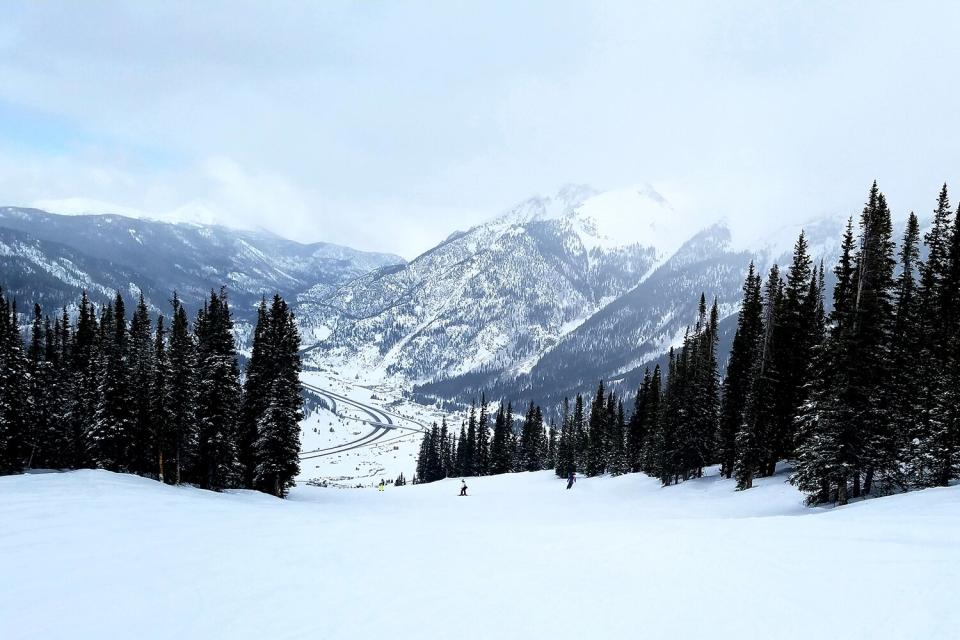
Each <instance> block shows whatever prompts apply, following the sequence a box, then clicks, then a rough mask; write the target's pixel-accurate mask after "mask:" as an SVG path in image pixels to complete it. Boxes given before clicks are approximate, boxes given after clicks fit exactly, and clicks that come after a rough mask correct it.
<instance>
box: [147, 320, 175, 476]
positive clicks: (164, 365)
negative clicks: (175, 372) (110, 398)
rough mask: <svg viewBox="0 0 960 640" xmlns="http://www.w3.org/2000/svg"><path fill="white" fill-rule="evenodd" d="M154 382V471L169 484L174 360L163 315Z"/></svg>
mask: <svg viewBox="0 0 960 640" xmlns="http://www.w3.org/2000/svg"><path fill="white" fill-rule="evenodd" d="M153 362H154V367H153V383H152V384H151V385H150V412H151V414H152V416H153V422H152V424H151V433H150V451H151V460H152V461H153V468H154V470H155V471H156V474H157V479H158V480H159V481H160V482H167V481H168V478H167V476H166V474H165V471H166V463H167V460H168V459H169V458H167V456H169V455H170V452H171V451H172V450H173V444H174V443H173V441H172V438H171V429H170V425H169V424H168V423H167V419H168V417H169V416H170V411H169V407H168V406H167V399H168V394H167V380H168V376H169V371H170V361H169V359H168V354H167V333H166V328H165V326H164V318H163V316H162V315H161V316H159V317H158V318H157V330H156V333H155V334H154V338H153Z"/></svg>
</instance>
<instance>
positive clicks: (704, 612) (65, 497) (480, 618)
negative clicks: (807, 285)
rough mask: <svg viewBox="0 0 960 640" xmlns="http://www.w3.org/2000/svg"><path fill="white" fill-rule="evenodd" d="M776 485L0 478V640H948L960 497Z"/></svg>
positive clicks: (954, 614)
mask: <svg viewBox="0 0 960 640" xmlns="http://www.w3.org/2000/svg"><path fill="white" fill-rule="evenodd" d="M783 479H784V478H783V477H782V476H781V477H777V478H773V479H768V480H764V481H762V482H761V484H760V486H759V487H758V488H756V489H753V490H751V491H747V492H740V493H738V492H735V491H734V490H733V485H732V483H731V482H730V481H725V480H718V479H717V478H716V477H715V476H713V477H708V478H705V479H703V480H697V481H691V482H688V483H686V484H682V485H680V486H677V487H670V488H666V489H662V488H660V487H659V486H658V485H657V483H656V482H655V481H653V480H651V479H649V478H646V477H644V476H641V475H631V476H626V477H621V478H601V479H589V480H581V481H580V482H579V483H578V484H577V485H576V487H575V488H574V489H573V490H572V491H566V490H565V489H564V483H563V482H562V481H560V480H557V479H555V478H554V477H553V476H552V474H551V473H549V472H543V473H536V474H517V475H510V476H499V477H487V478H479V479H468V484H469V485H470V492H471V494H472V495H471V496H470V497H468V498H458V497H456V493H457V487H458V485H459V482H458V481H457V480H449V481H445V482H441V483H435V484H432V485H423V486H407V487H402V488H390V489H388V490H387V491H386V492H384V493H378V492H377V491H376V490H373V489H365V490H346V489H321V488H316V487H298V488H296V489H295V490H294V491H293V493H292V495H291V497H290V499H289V500H287V501H279V500H276V499H273V498H270V497H268V496H265V495H261V494H256V493H250V492H234V493H228V494H216V493H211V492H205V491H201V490H197V489H193V488H187V487H179V488H178V487H168V486H164V485H161V484H158V483H156V482H153V481H150V480H145V479H140V478H136V477H131V476H123V475H117V474H112V473H108V472H104V471H77V472H71V473H56V474H36V475H25V476H14V477H4V478H0V567H2V568H3V577H4V579H3V580H2V581H0V638H4V640H19V639H22V638H77V639H85V638H126V637H136V638H157V639H164V640H167V639H169V638H198V639H200V638H202V639H210V638H270V639H290V638H310V639H316V638H338V639H341V638H374V639H389V640H403V639H407V638H548V637H552V638H580V639H583V640H587V639H591V638H628V637H629V638H704V639H706V638H710V639H711V640H712V639H717V638H740V639H742V638H777V639H782V638H845V639H852V638H870V639H871V640H876V639H879V638H897V639H902V638H926V639H929V638H956V637H957V633H958V629H960V608H958V607H957V606H956V586H957V584H958V583H960V582H958V579H960V575H958V570H960V535H958V533H957V532H958V531H960V487H951V488H947V489H934V490H928V491H924V492H919V493H913V494H907V495H903V496H896V497H891V498H883V499H875V500H870V501H867V502H860V503H856V504H851V505H849V506H847V507H844V508H839V509H832V510H816V509H806V508H804V507H802V506H801V504H800V496H799V495H798V494H797V492H796V491H794V490H793V489H792V488H791V487H789V486H788V485H786V484H784V483H783Z"/></svg>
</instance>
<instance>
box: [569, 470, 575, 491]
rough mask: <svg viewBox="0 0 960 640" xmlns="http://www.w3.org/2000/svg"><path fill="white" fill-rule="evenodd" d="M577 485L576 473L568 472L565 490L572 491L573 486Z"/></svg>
mask: <svg viewBox="0 0 960 640" xmlns="http://www.w3.org/2000/svg"><path fill="white" fill-rule="evenodd" d="M576 483H577V473H576V472H575V471H571V472H570V477H569V478H567V489H573V485H575V484H576Z"/></svg>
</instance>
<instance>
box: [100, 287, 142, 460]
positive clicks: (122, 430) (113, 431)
mask: <svg viewBox="0 0 960 640" xmlns="http://www.w3.org/2000/svg"><path fill="white" fill-rule="evenodd" d="M99 335H100V338H99V342H100V362H99V384H98V388H97V404H96V410H95V414H94V424H93V429H92V432H91V435H90V439H91V444H92V446H93V453H94V458H95V460H96V463H97V466H98V467H100V468H102V469H107V470H109V471H131V470H132V469H131V467H132V465H131V462H132V458H133V448H134V443H135V435H136V433H135V429H136V422H135V414H134V404H135V399H134V397H133V388H132V380H131V376H130V344H129V339H128V335H127V320H126V310H125V305H124V302H123V296H121V295H120V292H117V294H116V297H115V298H114V301H113V304H108V305H107V307H106V309H105V310H104V313H103V315H102V319H101V322H100V334H99Z"/></svg>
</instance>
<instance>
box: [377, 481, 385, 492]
mask: <svg viewBox="0 0 960 640" xmlns="http://www.w3.org/2000/svg"><path fill="white" fill-rule="evenodd" d="M383 489H384V484H383V480H380V484H379V485H377V491H383Z"/></svg>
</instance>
